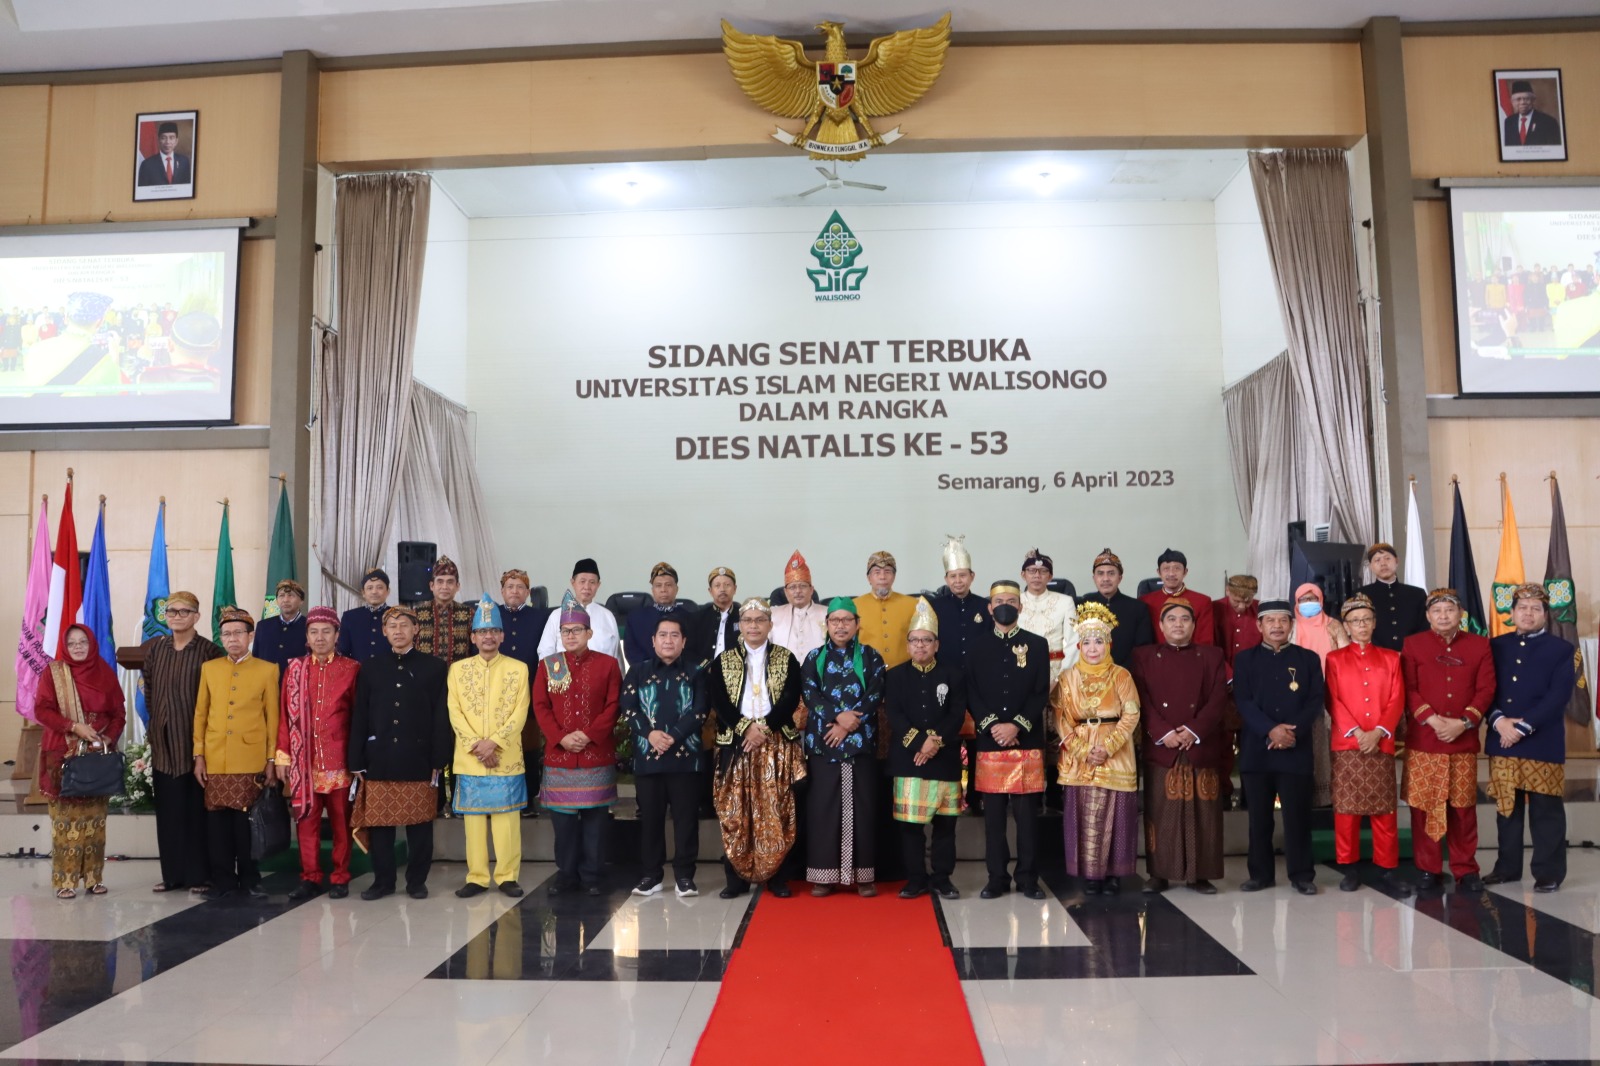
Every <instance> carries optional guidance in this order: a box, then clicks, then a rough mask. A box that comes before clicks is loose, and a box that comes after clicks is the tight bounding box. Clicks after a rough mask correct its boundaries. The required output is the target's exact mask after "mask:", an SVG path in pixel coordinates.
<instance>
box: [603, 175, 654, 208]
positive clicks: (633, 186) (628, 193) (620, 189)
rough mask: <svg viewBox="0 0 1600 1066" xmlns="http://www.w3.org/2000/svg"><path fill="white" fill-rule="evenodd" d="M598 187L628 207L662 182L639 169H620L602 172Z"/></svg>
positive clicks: (650, 192) (641, 199)
mask: <svg viewBox="0 0 1600 1066" xmlns="http://www.w3.org/2000/svg"><path fill="white" fill-rule="evenodd" d="M595 184H596V187H597V188H599V189H601V190H602V191H603V192H605V193H607V194H608V195H610V196H614V197H616V198H617V199H618V200H620V201H622V203H623V204H624V205H626V206H628V207H633V206H636V205H637V204H640V203H642V202H643V201H644V199H645V198H646V197H647V196H649V195H651V194H652V193H654V192H656V191H657V189H658V188H659V187H660V183H659V182H657V181H656V180H655V179H653V178H652V177H651V176H650V175H648V174H646V173H644V172H643V171H639V170H618V171H612V172H610V173H602V174H601V175H600V178H599V180H598V181H597V182H596V183H595Z"/></svg>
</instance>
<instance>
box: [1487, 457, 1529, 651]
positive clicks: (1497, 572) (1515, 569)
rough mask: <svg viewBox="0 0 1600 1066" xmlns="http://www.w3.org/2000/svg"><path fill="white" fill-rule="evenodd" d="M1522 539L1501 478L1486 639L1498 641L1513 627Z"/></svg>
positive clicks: (1520, 574) (1514, 512)
mask: <svg viewBox="0 0 1600 1066" xmlns="http://www.w3.org/2000/svg"><path fill="white" fill-rule="evenodd" d="M1523 580H1524V578H1523V569H1522V538H1521V537H1520V536H1518V535H1517V512H1516V509H1515V508H1513V507H1512V506H1511V486H1510V485H1509V484H1508V483H1507V482H1506V476H1505V475H1504V474H1501V475H1500V559H1499V561H1497V562H1496V563H1495V564H1494V589H1493V591H1494V596H1493V599H1494V608H1493V609H1492V610H1491V611H1490V612H1489V635H1490V636H1491V637H1498V636H1499V635H1500V634H1502V633H1509V632H1511V631H1512V629H1514V628H1515V627H1514V626H1512V624H1511V605H1512V603H1513V602H1515V600H1514V595H1513V594H1514V593H1515V591H1516V588H1517V586H1518V585H1520V584H1522V583H1523Z"/></svg>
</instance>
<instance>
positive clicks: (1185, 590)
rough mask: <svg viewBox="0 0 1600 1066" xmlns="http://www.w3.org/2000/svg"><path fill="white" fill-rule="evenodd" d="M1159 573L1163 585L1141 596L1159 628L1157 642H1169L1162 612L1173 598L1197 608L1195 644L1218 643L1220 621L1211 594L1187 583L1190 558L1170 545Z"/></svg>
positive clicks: (1158, 561)
mask: <svg viewBox="0 0 1600 1066" xmlns="http://www.w3.org/2000/svg"><path fill="white" fill-rule="evenodd" d="M1156 573H1158V574H1160V575H1161V585H1160V587H1159V588H1156V589H1154V590H1153V591H1150V592H1147V593H1145V594H1144V595H1143V596H1140V597H1139V602H1141V603H1143V604H1144V605H1145V607H1146V608H1148V609H1149V611H1150V621H1151V623H1152V624H1153V625H1154V626H1155V627H1156V643H1157V644H1161V643H1164V642H1165V641H1166V639H1167V638H1166V634H1165V633H1164V632H1163V631H1162V628H1161V614H1162V612H1163V611H1165V610H1166V608H1167V604H1168V603H1169V602H1170V601H1172V600H1180V599H1181V600H1187V601H1188V603H1189V606H1190V608H1191V609H1192V610H1193V611H1194V638H1193V640H1194V643H1196V644H1214V643H1215V642H1216V639H1217V629H1216V622H1215V621H1214V620H1213V619H1212V617H1211V597H1210V596H1207V595H1206V594H1205V593H1203V592H1197V591H1195V590H1194V589H1192V588H1190V587H1189V586H1188V585H1186V584H1184V582H1185V581H1187V580H1188V577H1189V558H1188V556H1186V555H1184V554H1183V553H1182V552H1181V551H1179V550H1178V549H1176V548H1168V549H1167V550H1166V551H1164V552H1162V553H1161V554H1160V555H1159V556H1157V558H1156Z"/></svg>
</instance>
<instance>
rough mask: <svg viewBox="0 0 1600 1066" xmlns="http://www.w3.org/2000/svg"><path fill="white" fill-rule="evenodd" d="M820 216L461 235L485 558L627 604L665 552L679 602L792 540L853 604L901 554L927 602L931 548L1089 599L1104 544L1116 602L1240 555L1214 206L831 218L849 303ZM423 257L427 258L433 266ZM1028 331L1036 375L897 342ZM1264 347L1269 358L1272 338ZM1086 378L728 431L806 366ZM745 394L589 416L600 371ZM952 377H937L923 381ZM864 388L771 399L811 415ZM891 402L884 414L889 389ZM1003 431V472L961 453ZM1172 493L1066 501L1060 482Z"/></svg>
mask: <svg viewBox="0 0 1600 1066" xmlns="http://www.w3.org/2000/svg"><path fill="white" fill-rule="evenodd" d="M830 212H831V208H830V207H828V206H825V205H820V204H807V205H805V206H802V207H790V208H771V209H739V210H723V211H677V212H613V213H606V214H594V215H581V216H576V215H569V216H552V217H539V218H494V219H474V220H472V222H471V223H470V231H471V236H472V244H471V248H472V252H471V256H472V258H471V276H472V284H471V288H470V293H469V302H470V311H469V313H468V314H467V316H466V321H468V322H470V324H471V325H470V330H471V334H470V336H471V345H470V347H471V352H470V359H469V360H468V364H467V366H468V378H467V400H466V402H467V406H468V407H470V408H471V409H473V410H474V411H476V412H478V414H479V434H480V439H479V444H480V449H479V453H478V467H479V471H480V474H481V476H482V478H483V483H484V489H485V493H486V496H487V499H488V508H489V513H490V519H491V521H492V523H493V526H494V531H495V537H496V541H497V544H498V546H499V550H500V553H501V558H500V559H499V560H498V561H497V563H496V565H498V566H522V567H525V568H526V569H528V570H529V571H530V572H531V573H532V575H533V577H534V580H535V582H536V583H542V584H546V585H549V586H551V587H560V586H561V585H563V584H564V583H565V580H566V577H567V575H568V574H569V573H570V571H571V565H572V561H573V560H574V559H576V558H578V557H580V556H585V555H590V556H593V557H595V558H596V559H597V560H598V562H599V564H600V569H601V574H602V577H603V579H604V588H603V589H602V596H604V595H605V594H607V593H609V592H614V591H621V590H624V589H639V588H643V587H645V584H646V575H647V574H648V572H649V568H650V566H651V565H652V564H653V563H655V562H656V561H658V560H662V559H665V560H667V561H669V562H671V563H673V565H675V566H676V567H678V569H679V570H680V572H681V573H682V574H683V575H684V593H685V595H688V596H694V597H700V596H703V594H704V593H703V589H702V587H701V585H700V582H701V579H700V577H699V575H702V574H704V573H705V572H706V571H707V570H708V569H709V568H710V567H712V566H716V565H726V566H731V567H732V568H734V569H735V570H736V571H737V572H738V573H739V575H740V578H741V581H740V585H741V590H742V591H743V592H745V593H748V594H765V593H766V592H767V591H769V590H770V589H772V587H773V586H775V585H777V584H778V583H779V582H780V579H781V575H782V569H783V563H784V560H785V559H787V558H788V556H789V553H790V552H791V551H793V550H794V549H795V548H799V549H800V550H802V551H803V552H804V553H805V554H806V556H807V558H808V559H809V561H810V562H811V565H812V569H813V572H814V574H815V577H816V584H817V586H818V588H819V590H820V591H822V592H824V593H838V592H846V591H861V590H862V589H863V588H864V587H865V578H864V571H865V568H866V558H867V556H868V554H869V553H870V552H872V551H874V550H877V549H887V550H889V551H892V552H893V553H894V554H895V555H896V556H897V557H898V558H899V560H900V581H899V587H901V588H903V589H909V590H912V591H915V590H916V589H919V588H923V587H935V586H937V585H938V584H939V583H940V580H941V578H942V573H941V570H942V568H941V566H940V564H939V548H940V545H941V543H942V541H943V539H944V535H945V534H947V533H952V534H954V533H964V534H966V535H967V543H968V545H969V547H970V549H971V550H972V553H973V555H974V558H975V561H976V569H977V571H978V573H979V579H980V582H981V581H984V580H988V579H990V578H993V577H997V576H1001V575H1015V574H1016V573H1017V572H1018V568H1019V567H1020V565H1021V561H1022V558H1023V556H1024V554H1025V553H1026V552H1027V550H1028V549H1029V548H1032V547H1035V546H1037V547H1039V548H1040V549H1041V550H1043V551H1045V552H1046V553H1048V554H1051V555H1053V556H1054V557H1055V559H1056V561H1057V571H1058V573H1059V574H1060V575H1061V576H1064V577H1070V578H1072V579H1073V580H1074V581H1075V582H1077V583H1078V585H1079V587H1080V588H1087V587H1088V586H1089V580H1088V568H1089V562H1090V560H1091V559H1092V558H1093V557H1094V555H1095V553H1096V552H1098V551H1099V550H1100V549H1101V548H1103V547H1105V546H1107V545H1110V546H1112V547H1113V548H1114V549H1115V550H1117V551H1118V553H1119V554H1121V555H1122V556H1123V558H1124V559H1125V560H1126V562H1127V566H1128V578H1129V584H1130V586H1131V585H1132V583H1133V582H1134V581H1136V580H1137V579H1138V578H1139V577H1142V576H1145V575H1147V574H1152V573H1153V572H1154V569H1155V559H1156V556H1157V555H1158V554H1159V553H1160V552H1161V551H1162V549H1163V548H1166V547H1168V546H1172V547H1179V548H1182V549H1184V550H1185V551H1186V552H1187V553H1188V556H1189V559H1190V562H1191V569H1192V572H1193V582H1194V585H1195V587H1196V588H1200V589H1203V590H1209V591H1211V592H1212V593H1213V594H1216V593H1218V592H1220V589H1221V583H1222V575H1223V574H1224V573H1225V572H1227V571H1230V570H1232V571H1236V570H1238V569H1240V568H1241V567H1242V565H1243V563H1244V539H1243V536H1242V530H1241V529H1240V525H1239V519H1238V514H1237V509H1236V508H1235V507H1234V506H1233V486H1232V483H1231V478H1230V475H1229V467H1228V462H1227V442H1226V435H1225V426H1224V419H1223V415H1222V401H1221V384H1222V381H1223V349H1222V341H1221V328H1220V322H1219V317H1218V306H1219V300H1218V285H1217V266H1218V255H1217V248H1216V245H1215V242H1214V240H1213V227H1212V219H1213V209H1212V205H1211V204H1210V203H1208V202H1203V201H1201V202H1189V203H1185V202H1149V203H1084V204H991V205H961V206H873V207H849V208H844V209H842V212H841V213H842V214H843V216H844V219H845V221H846V222H847V223H848V225H849V226H850V227H851V228H852V229H853V230H854V232H855V233H856V235H857V236H858V237H859V238H860V239H861V242H862V244H863V247H864V249H865V254H864V256H863V258H862V260H861V262H860V263H859V264H858V265H861V266H866V267H868V269H869V271H870V273H869V276H868V278H867V279H866V281H865V283H864V284H863V286H862V290H861V299H860V300H859V301H850V302H835V303H824V302H818V301H817V300H816V299H815V298H814V293H813V290H812V285H811V282H810V281H809V280H808V278H807V275H806V270H807V269H809V268H815V267H816V266H817V263H816V262H815V260H814V259H812V258H811V257H810V256H809V254H808V251H809V248H810V246H811V242H812V241H813V239H814V238H815V237H816V236H817V234H818V230H819V229H821V228H822V226H823V225H824V223H825V222H826V221H827V220H828V218H829V214H830ZM431 254H432V253H431V250H430V255H431ZM1018 336H1022V337H1024V338H1026V341H1027V344H1028V345H1029V348H1030V350H1031V352H1032V355H1033V361H1032V362H1031V363H998V364H996V363H983V364H978V365H976V366H975V365H973V364H970V363H968V364H963V365H956V364H916V365H908V364H906V363H901V364H899V365H897V364H895V363H894V362H893V360H892V359H891V358H890V356H889V354H888V352H887V351H886V350H885V348H886V344H885V343H884V342H886V341H887V340H888V339H891V338H896V339H907V338H988V337H1006V338H1012V339H1014V338H1016V337H1018ZM849 339H876V340H878V341H879V342H880V344H881V345H883V346H881V347H880V348H879V350H878V358H877V360H876V361H875V363H874V364H873V365H872V366H870V367H868V366H848V367H846V366H832V367H807V368H802V367H794V366H781V365H779V364H778V360H777V355H778V345H779V344H780V343H781V342H784V341H823V340H838V341H843V340H849ZM760 341H765V342H769V343H770V344H771V345H772V347H773V355H774V359H773V362H772V364H771V365H769V366H766V367H755V368H739V367H735V368H721V367H718V368H710V369H707V368H701V369H698V370H687V369H671V368H664V369H653V368H651V367H650V365H649V362H648V351H649V348H650V347H651V346H652V345H655V344H674V343H676V344H690V343H692V344H699V345H703V346H707V347H709V346H710V345H711V344H713V343H721V344H727V343H730V342H738V343H744V342H760ZM1280 343H1281V342H1280ZM1090 368H1098V369H1103V370H1104V371H1105V372H1106V374H1107V375H1108V385H1107V387H1106V388H1105V389H1103V390H1099V391H1095V390H1079V389H1069V390H1063V391H1048V392H1038V391H993V392H968V393H956V392H951V391H948V390H947V389H944V390H941V391H940V392H938V393H933V392H931V391H923V392H920V393H915V394H906V393H901V394H898V395H899V396H900V397H910V396H914V397H916V398H921V399H932V398H934V397H935V396H937V397H938V398H941V399H943V400H944V401H945V403H946V405H947V409H948V416H947V417H945V418H943V419H939V418H929V419H924V420H917V419H911V418H891V419H888V420H882V421H871V422H861V421H842V420H840V419H838V417H837V416H836V415H835V416H833V417H832V418H831V419H830V420H828V421H811V422H746V421H741V420H740V414H739V404H740V402H741V401H758V400H761V399H770V398H764V397H757V396H755V395H753V392H754V385H753V382H751V379H753V378H755V377H756V376H769V375H770V376H773V377H776V378H779V379H782V380H784V381H788V382H791V383H792V382H795V381H797V380H798V379H799V378H801V377H802V376H803V375H805V374H807V373H818V372H833V373H837V374H840V375H841V376H842V374H843V373H844V372H847V371H853V372H860V371H863V370H872V371H879V372H882V371H917V372H924V373H939V374H941V375H948V374H949V373H951V372H953V371H958V370H965V371H972V370H982V371H990V370H993V371H997V372H999V373H1001V374H1004V372H1005V371H1007V370H1010V369H1022V370H1029V371H1035V372H1037V371H1041V370H1060V369H1090ZM696 376H704V377H709V378H713V379H717V380H725V379H729V378H734V377H743V378H745V379H747V383H751V393H752V394H751V395H745V396H704V397H702V396H691V397H668V398H638V397H634V398H625V399H603V400H594V399H580V398H579V397H578V388H579V385H580V383H581V382H584V381H587V380H589V379H591V378H600V379H607V380H609V379H613V378H626V379H638V378H647V379H649V378H657V377H660V378H680V377H696ZM942 380H944V381H945V382H948V378H947V377H945V378H942ZM863 398H865V397H861V396H846V395H840V394H835V395H831V396H822V397H817V396H810V397H801V396H790V397H787V398H786V402H785V403H784V406H785V407H787V406H788V402H792V401H793V400H796V399H826V400H828V401H830V403H832V404H833V405H835V408H836V405H837V403H838V401H839V400H841V399H851V400H860V399H863ZM887 398H895V396H894V395H891V396H890V397H887ZM974 431H1003V432H1005V433H1006V434H1007V435H1008V450H1007V453H1006V454H1005V455H1004V456H1003V457H995V456H993V455H990V456H979V455H976V454H974V451H973V448H972V444H971V441H970V435H971V434H972V433H973V432H974ZM882 432H888V433H892V434H893V436H894V438H895V440H896V441H897V442H899V441H901V440H902V439H903V435H904V434H905V433H907V432H939V433H941V434H942V436H943V438H944V440H946V441H955V442H960V443H962V444H963V446H964V447H963V449H962V450H960V451H956V450H954V449H949V450H947V451H946V453H945V454H944V455H942V456H939V457H934V456H908V455H906V454H904V452H903V450H902V451H900V452H897V454H895V455H893V456H889V457H882V458H853V459H852V458H832V457H829V458H813V459H805V458H802V459H758V458H755V457H752V458H750V459H748V460H743V461H741V460H736V459H711V460H700V459H690V460H681V459H678V458H677V456H676V454H675V453H676V447H675V445H676V441H677V440H678V438H680V437H685V436H687V437H718V436H721V437H732V436H740V435H744V436H748V437H749V438H750V439H752V440H754V439H756V438H757V437H759V436H762V435H769V434H777V435H790V434H807V433H811V434H832V435H835V436H840V437H844V436H848V437H850V438H853V439H858V438H859V437H860V435H861V434H863V433H870V434H877V433H882ZM1129 470H1137V471H1148V470H1171V471H1172V472H1173V474H1174V477H1173V484H1172V485H1170V486H1155V487H1151V486H1143V487H1138V486H1129V485H1127V484H1125V483H1124V484H1123V485H1122V486H1121V487H1119V488H1116V489H1111V488H1104V489H1099V490H1096V491H1093V492H1085V491H1083V490H1082V489H1077V490H1074V489H1071V488H1057V487H1055V486H1054V485H1053V484H1052V482H1053V476H1054V474H1055V473H1056V472H1058V471H1060V472H1064V473H1065V475H1066V477H1067V478H1069V479H1070V478H1071V477H1072V476H1073V475H1074V474H1076V473H1078V472H1083V473H1086V474H1091V475H1094V474H1105V473H1107V472H1111V471H1115V472H1116V473H1117V474H1118V475H1119V479H1120V478H1122V477H1124V476H1125V475H1126V473H1127V472H1128V471H1129ZM940 475H951V476H957V477H973V476H984V475H995V476H1012V477H1021V478H1029V477H1036V478H1040V479H1041V480H1042V481H1043V482H1044V484H1045V486H1046V487H1045V488H1044V489H1042V490H1041V491H1039V492H1036V493H1035V492H1029V491H1027V490H1026V489H1018V488H1014V487H1013V488H994V489H979V490H973V491H954V490H951V489H947V488H941V487H940V485H939V482H938V478H939V477H940Z"/></svg>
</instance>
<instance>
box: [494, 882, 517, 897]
mask: <svg viewBox="0 0 1600 1066" xmlns="http://www.w3.org/2000/svg"><path fill="white" fill-rule="evenodd" d="M499 887H500V891H501V892H502V893H504V894H505V895H507V896H510V897H511V898H512V899H516V898H517V897H518V896H520V895H522V886H521V885H519V884H517V883H516V882H515V881H501V882H500V886H499Z"/></svg>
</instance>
